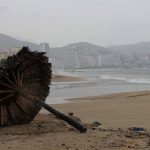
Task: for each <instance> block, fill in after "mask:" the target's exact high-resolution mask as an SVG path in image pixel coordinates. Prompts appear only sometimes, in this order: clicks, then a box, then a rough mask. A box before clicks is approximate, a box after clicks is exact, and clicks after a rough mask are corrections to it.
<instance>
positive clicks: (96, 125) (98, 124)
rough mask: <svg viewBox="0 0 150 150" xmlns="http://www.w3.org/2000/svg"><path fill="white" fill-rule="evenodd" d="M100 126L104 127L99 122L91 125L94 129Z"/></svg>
mask: <svg viewBox="0 0 150 150" xmlns="http://www.w3.org/2000/svg"><path fill="white" fill-rule="evenodd" d="M100 125H102V124H101V123H100V122H98V121H94V122H92V123H91V126H93V127H99V126H100Z"/></svg>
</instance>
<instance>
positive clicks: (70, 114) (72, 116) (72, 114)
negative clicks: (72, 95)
mask: <svg viewBox="0 0 150 150" xmlns="http://www.w3.org/2000/svg"><path fill="white" fill-rule="evenodd" d="M68 115H69V117H71V118H72V119H73V120H75V121H77V122H79V123H81V119H80V118H79V117H77V116H74V113H73V112H69V113H68Z"/></svg>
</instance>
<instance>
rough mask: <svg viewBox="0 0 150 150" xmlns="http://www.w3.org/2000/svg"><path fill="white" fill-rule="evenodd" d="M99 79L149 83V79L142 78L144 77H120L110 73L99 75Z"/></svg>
mask: <svg viewBox="0 0 150 150" xmlns="http://www.w3.org/2000/svg"><path fill="white" fill-rule="evenodd" d="M100 79H103V80H120V81H125V82H128V83H138V84H150V79H144V78H137V79H133V78H127V77H120V76H118V77H117V76H111V75H101V76H100Z"/></svg>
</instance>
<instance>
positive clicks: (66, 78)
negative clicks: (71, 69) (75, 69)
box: [52, 74, 85, 82]
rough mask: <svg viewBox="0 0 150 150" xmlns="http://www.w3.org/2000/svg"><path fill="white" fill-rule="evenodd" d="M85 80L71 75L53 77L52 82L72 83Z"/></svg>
mask: <svg viewBox="0 0 150 150" xmlns="http://www.w3.org/2000/svg"><path fill="white" fill-rule="evenodd" d="M83 80H85V79H83V78H81V77H78V76H69V75H55V74H54V75H52V82H71V81H83Z"/></svg>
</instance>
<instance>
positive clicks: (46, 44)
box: [40, 43, 50, 56]
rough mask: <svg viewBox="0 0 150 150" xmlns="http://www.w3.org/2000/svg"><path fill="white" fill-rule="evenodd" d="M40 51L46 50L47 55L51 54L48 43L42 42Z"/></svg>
mask: <svg viewBox="0 0 150 150" xmlns="http://www.w3.org/2000/svg"><path fill="white" fill-rule="evenodd" d="M40 51H41V52H46V54H47V56H50V48H49V44H48V43H41V44H40Z"/></svg>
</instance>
